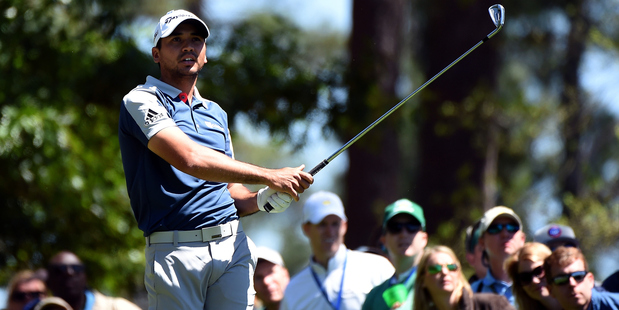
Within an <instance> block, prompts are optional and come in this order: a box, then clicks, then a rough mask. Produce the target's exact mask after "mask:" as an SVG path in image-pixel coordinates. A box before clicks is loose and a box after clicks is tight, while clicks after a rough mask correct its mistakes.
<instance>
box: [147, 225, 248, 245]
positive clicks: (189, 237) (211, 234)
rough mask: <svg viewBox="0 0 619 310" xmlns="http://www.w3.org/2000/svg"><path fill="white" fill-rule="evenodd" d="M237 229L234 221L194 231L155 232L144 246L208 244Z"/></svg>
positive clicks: (229, 234) (230, 234) (231, 233)
mask: <svg viewBox="0 0 619 310" xmlns="http://www.w3.org/2000/svg"><path fill="white" fill-rule="evenodd" d="M238 227H239V221H238V220H234V221H231V222H228V223H225V224H221V225H219V226H213V227H206V228H202V229H196V230H175V231H157V232H154V233H152V234H150V236H148V237H146V245H149V244H153V243H175V242H209V241H213V240H218V239H221V238H225V237H228V236H232V235H234V234H235V233H236V231H237V229H238ZM175 236H176V240H175Z"/></svg>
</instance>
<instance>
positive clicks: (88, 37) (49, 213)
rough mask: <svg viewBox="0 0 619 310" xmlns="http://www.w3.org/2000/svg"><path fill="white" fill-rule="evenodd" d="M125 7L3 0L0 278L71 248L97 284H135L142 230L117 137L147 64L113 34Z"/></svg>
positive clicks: (125, 287) (118, 288)
mask: <svg viewBox="0 0 619 310" xmlns="http://www.w3.org/2000/svg"><path fill="white" fill-rule="evenodd" d="M132 5H133V4H129V3H127V4H125V3H124V2H123V1H96V2H94V1H72V2H70V1H69V2H66V3H65V2H58V1H3V2H2V3H1V4H0V12H2V14H1V15H0V25H1V26H0V44H1V45H2V48H1V49H0V71H1V72H3V74H2V76H1V77H0V94H2V96H0V112H1V115H2V117H1V119H0V171H2V178H1V179H0V197H2V199H1V200H0V208H2V210H3V211H2V214H3V220H4V223H3V225H2V226H0V270H2V272H0V282H5V281H6V280H7V278H8V277H9V276H11V274H12V273H13V272H15V271H16V270H19V269H23V268H40V267H44V266H45V265H46V263H47V261H48V260H49V258H50V257H51V256H52V255H54V254H55V253H56V252H58V251H61V250H70V251H73V252H75V253H76V254H77V255H78V256H80V257H81V258H82V259H83V260H84V262H85V263H86V265H87V272H88V275H89V277H90V284H91V285H92V286H93V287H96V288H98V289H100V290H102V291H104V292H115V293H120V294H123V295H126V296H128V294H130V293H132V292H134V291H135V290H136V288H138V287H139V288H140V289H141V286H142V284H141V281H142V280H141V277H142V274H143V255H142V254H141V253H142V249H143V239H142V237H141V232H140V231H139V229H138V228H137V225H136V223H135V220H134V219H133V214H132V212H131V208H130V206H129V203H128V199H127V194H126V189H125V180H124V175H123V170H122V165H121V160H120V151H119V146H118V141H117V122H118V107H119V104H120V102H121V99H122V96H123V95H124V94H125V93H126V92H128V91H129V90H130V89H131V88H133V87H134V86H135V85H136V84H137V83H138V82H139V81H143V79H144V75H145V73H149V70H148V69H147V68H148V67H149V66H152V64H151V63H150V62H149V61H148V58H147V57H146V56H145V55H143V54H142V53H140V52H139V51H138V50H137V48H136V47H135V45H134V44H133V43H132V42H131V41H130V40H128V38H126V37H123V36H121V35H119V32H117V30H118V29H119V27H120V26H121V25H122V22H124V21H125V20H126V19H128V18H131V16H132V15H131V14H130V12H131V11H132V10H134V7H133V6H132ZM137 254H139V255H137Z"/></svg>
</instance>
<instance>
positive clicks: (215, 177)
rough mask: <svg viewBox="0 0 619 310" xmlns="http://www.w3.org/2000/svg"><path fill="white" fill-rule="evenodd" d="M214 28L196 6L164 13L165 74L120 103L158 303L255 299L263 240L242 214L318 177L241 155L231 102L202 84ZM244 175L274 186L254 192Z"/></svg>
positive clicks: (282, 203)
mask: <svg viewBox="0 0 619 310" xmlns="http://www.w3.org/2000/svg"><path fill="white" fill-rule="evenodd" d="M209 34H210V33H209V29H208V27H207V26H206V24H205V23H204V22H203V21H202V20H200V19H199V18H198V17H197V16H196V15H194V14H192V13H190V12H187V11H184V10H174V11H170V12H168V13H167V14H166V15H165V16H163V17H161V19H160V20H159V23H158V24H157V27H156V28H155V33H154V40H153V45H154V47H153V48H152V57H153V60H154V62H155V63H157V64H158V65H159V67H160V71H161V77H160V78H159V79H157V78H154V77H151V76H149V77H147V79H146V83H144V84H143V85H139V86H137V87H136V88H134V89H133V90H132V91H130V92H129V93H128V94H127V95H126V96H125V97H124V99H123V104H122V105H121V107H120V119H119V133H118V135H119V141H120V148H121V154H122V162H123V167H124V170H125V177H126V181H127V190H128V193H129V198H130V200H131V207H132V209H133V212H134V215H135V218H136V220H137V222H138V227H139V228H140V229H141V230H142V231H144V236H145V237H146V249H145V255H146V268H145V269H146V270H145V279H144V280H145V286H146V290H147V291H148V303H149V309H151V310H152V309H252V308H253V302H254V295H255V292H254V284H253V273H254V269H255V266H256V256H255V254H254V253H253V252H252V251H253V250H254V248H255V246H254V244H253V242H251V240H250V239H249V238H247V236H246V235H245V233H244V232H243V228H242V226H241V224H240V223H239V221H238V218H239V216H243V215H248V214H252V213H255V212H258V211H259V210H261V211H267V210H268V211H270V212H275V213H277V212H282V211H284V210H285V209H286V208H287V207H288V206H289V205H290V202H291V201H292V199H295V200H298V199H299V196H298V195H299V193H303V191H305V189H307V188H308V187H309V186H310V184H311V183H312V182H313V178H312V176H311V175H310V174H309V173H306V172H303V171H302V170H303V168H304V166H303V165H301V166H299V167H295V168H281V169H266V168H261V167H258V166H254V165H251V164H247V163H243V162H240V161H237V160H235V159H234V153H233V150H232V142H231V140H230V132H229V130H228V119H227V115H226V112H225V111H224V110H223V109H222V108H221V107H220V106H219V105H218V104H217V103H215V102H213V101H210V100H207V99H204V98H203V97H202V96H201V95H200V93H199V92H198V89H197V88H196V82H197V79H198V73H199V72H200V70H201V69H202V67H203V66H204V64H205V63H206V62H207V59H206V39H207V38H208V36H209ZM242 184H263V185H266V186H267V187H265V188H262V189H261V190H259V191H258V192H250V191H249V190H248V189H247V188H246V187H244V186H243V185H242ZM267 202H268V203H270V205H271V207H272V209H271V208H267V209H265V207H264V206H265V205H266V204H267Z"/></svg>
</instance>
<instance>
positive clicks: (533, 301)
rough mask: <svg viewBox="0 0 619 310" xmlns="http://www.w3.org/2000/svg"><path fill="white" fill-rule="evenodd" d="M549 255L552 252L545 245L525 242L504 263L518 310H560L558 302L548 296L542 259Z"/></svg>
mask: <svg viewBox="0 0 619 310" xmlns="http://www.w3.org/2000/svg"><path fill="white" fill-rule="evenodd" d="M550 254H552V251H550V249H549V248H548V247H547V246H546V245H544V244H542V243H539V242H527V243H525V244H524V246H523V247H522V249H520V250H519V251H518V252H516V253H514V255H512V256H511V257H510V258H509V259H508V260H507V261H506V262H505V270H507V273H508V274H509V277H510V278H511V279H512V281H513V285H512V292H513V293H514V297H516V304H517V305H518V309H527V310H529V309H531V310H543V309H550V310H554V309H561V306H560V305H559V302H558V301H557V300H556V299H555V298H553V297H552V296H550V292H549V291H548V288H547V282H546V278H545V275H544V259H546V257H548V256H550Z"/></svg>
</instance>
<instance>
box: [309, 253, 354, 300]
mask: <svg viewBox="0 0 619 310" xmlns="http://www.w3.org/2000/svg"><path fill="white" fill-rule="evenodd" d="M347 261H348V250H346V257H345V258H344V267H343V269H342V280H341V281H340V291H339V292H338V294H337V301H336V303H335V304H333V303H332V302H331V301H329V296H328V295H327V292H326V291H325V288H324V287H323V286H322V283H320V280H319V279H318V275H317V274H316V272H315V271H314V269H313V268H312V267H310V271H311V272H312V276H314V281H316V285H318V288H320V292H322V296H324V297H325V299H326V300H327V302H329V304H330V305H331V307H333V309H335V310H339V309H340V306H341V305H342V288H343V287H344V274H345V273H346V262H347Z"/></svg>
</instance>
